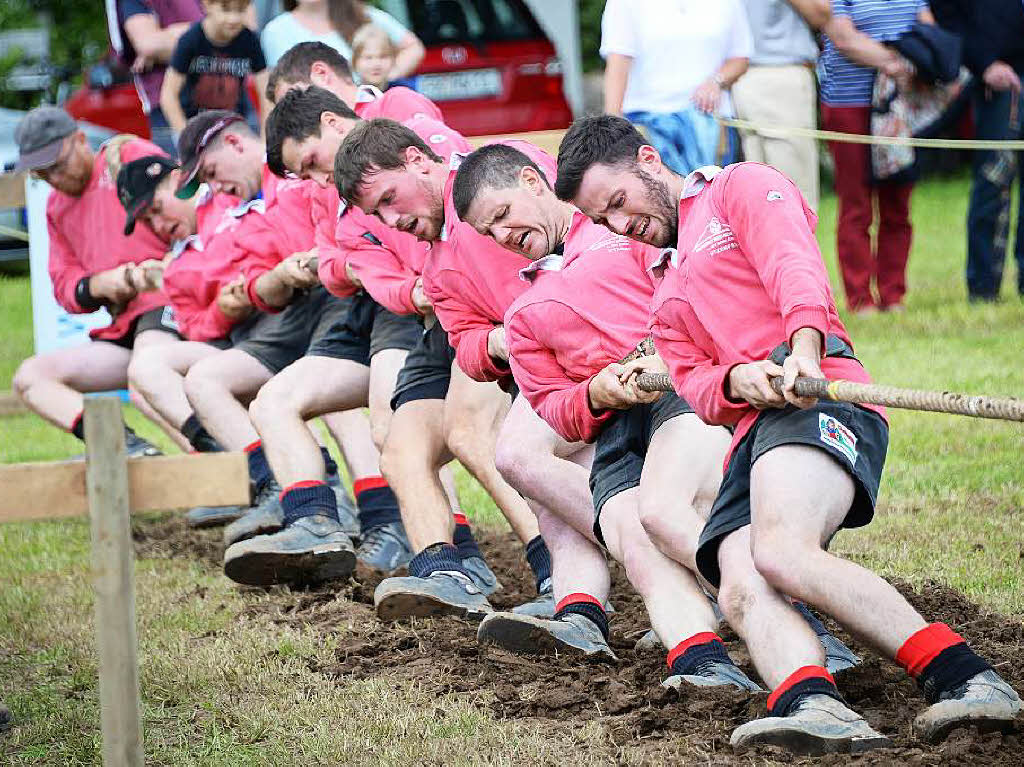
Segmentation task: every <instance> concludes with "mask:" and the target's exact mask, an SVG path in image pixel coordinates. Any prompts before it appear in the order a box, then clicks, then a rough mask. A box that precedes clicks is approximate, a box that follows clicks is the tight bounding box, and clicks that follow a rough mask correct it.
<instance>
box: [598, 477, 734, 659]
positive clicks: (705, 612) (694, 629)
mask: <svg viewBox="0 0 1024 767" xmlns="http://www.w3.org/2000/svg"><path fill="white" fill-rule="evenodd" d="M668 489H669V490H671V488H668ZM663 490H665V488H663ZM640 493H641V491H640V488H631V489H629V490H626V491H624V492H621V493H619V494H618V495H616V496H613V497H612V498H609V499H608V500H607V501H606V502H605V504H604V508H603V509H602V511H601V532H602V534H603V535H604V539H605V542H606V543H607V545H608V550H609V551H610V552H611V554H612V556H613V557H615V559H616V560H618V561H619V562H621V563H622V566H623V567H624V568H625V570H626V576H627V577H628V578H629V582H630V583H631V584H632V586H633V588H635V589H636V590H637V593H639V594H640V596H641V598H642V599H643V600H644V605H645V606H646V607H647V614H648V616H649V617H650V619H651V626H652V627H653V628H654V631H655V633H656V634H657V635H658V638H659V639H660V640H661V643H662V644H663V645H664V646H665V647H675V646H676V645H677V644H679V643H680V642H682V641H683V640H684V639H688V638H690V637H692V636H693V635H694V634H698V633H700V632H703V631H714V630H715V629H716V628H717V626H718V619H717V618H715V613H714V610H713V609H712V608H711V602H710V601H709V600H708V598H707V597H706V596H705V595H704V592H703V591H702V590H701V588H700V586H698V585H697V579H696V577H695V576H694V575H693V573H691V572H690V571H689V570H687V569H686V568H684V567H683V566H682V565H680V564H679V563H678V562H676V561H674V560H671V559H669V558H668V557H666V556H665V555H664V554H662V553H661V552H660V551H659V550H658V549H657V548H655V546H654V544H653V543H651V539H650V538H649V537H648V536H647V532H646V531H645V530H644V528H643V526H642V525H641V524H640V511H639V506H640Z"/></svg>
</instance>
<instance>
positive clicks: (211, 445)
mask: <svg viewBox="0 0 1024 767" xmlns="http://www.w3.org/2000/svg"><path fill="white" fill-rule="evenodd" d="M178 431H180V432H181V433H182V435H184V437H185V439H187V440H188V443H189V444H190V445H192V447H194V448H195V449H196V452H198V453H219V452H222V451H223V450H224V448H223V447H221V445H220V443H219V442H217V440H215V439H214V438H213V435H211V434H210V432H208V431H207V430H206V428H205V427H204V426H203V425H202V424H201V423H199V419H198V418H196V414H195V413H192V415H190V416H189V417H188V418H186V419H185V423H183V424H182V425H181V428H180V429H178Z"/></svg>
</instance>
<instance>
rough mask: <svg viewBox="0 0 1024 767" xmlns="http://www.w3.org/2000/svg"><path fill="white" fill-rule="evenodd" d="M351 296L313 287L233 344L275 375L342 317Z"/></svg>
mask: <svg viewBox="0 0 1024 767" xmlns="http://www.w3.org/2000/svg"><path fill="white" fill-rule="evenodd" d="M351 300H352V299H349V298H338V297H337V296H332V295H331V294H330V293H328V292H327V289H326V288H324V287H320V286H318V287H316V288H313V289H312V290H310V291H309V292H308V293H306V294H305V295H303V296H300V297H299V298H298V299H296V300H295V301H293V302H292V303H290V304H289V305H288V306H287V307H285V309H284V310H283V311H281V312H278V313H277V314H267V315H265V316H264V317H261V318H260V320H259V321H258V322H257V324H256V325H254V326H253V327H252V329H251V331H250V332H249V333H248V336H247V337H246V338H245V339H244V340H242V341H240V342H238V343H236V344H235V345H234V346H233V347H232V348H235V349H238V350H240V351H243V352H245V353H246V354H248V355H249V356H250V357H254V358H255V359H256V360H258V361H259V362H260V363H261V364H262V365H263V366H264V367H265V368H267V370H269V371H270V372H271V373H273V374H275V375H276V374H278V373H280V372H281V371H282V370H284V369H285V368H286V367H288V366H289V365H291V364H292V363H293V362H295V360H297V359H299V358H301V357H304V356H305V355H306V354H307V352H308V351H309V349H310V348H311V347H312V346H313V345H314V344H316V343H317V342H318V341H319V340H320V338H321V337H323V335H324V334H325V333H327V331H328V329H329V328H330V327H331V326H332V325H334V324H335V323H336V322H338V321H339V320H341V319H343V318H344V317H345V314H346V313H347V312H348V308H349V304H350V303H351Z"/></svg>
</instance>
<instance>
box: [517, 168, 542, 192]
mask: <svg viewBox="0 0 1024 767" xmlns="http://www.w3.org/2000/svg"><path fill="white" fill-rule="evenodd" d="M519 185H520V186H521V187H523V188H524V189H526V190H527V191H528V192H530V193H531V194H534V195H540V194H542V193H543V191H544V188H545V187H546V186H547V182H546V181H545V180H544V179H543V178H542V177H541V174H540V173H538V172H537V169H536V168H534V167H533V166H531V165H524V166H523V167H522V168H520V169H519Z"/></svg>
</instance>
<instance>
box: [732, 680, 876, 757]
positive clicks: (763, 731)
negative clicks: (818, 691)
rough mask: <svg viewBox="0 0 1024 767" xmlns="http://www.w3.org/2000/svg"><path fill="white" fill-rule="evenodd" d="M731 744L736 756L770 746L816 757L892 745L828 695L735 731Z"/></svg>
mask: <svg viewBox="0 0 1024 767" xmlns="http://www.w3.org/2000/svg"><path fill="white" fill-rule="evenodd" d="M729 743H730V744H731V745H732V748H733V751H735V752H736V753H737V754H742V753H743V752H744V751H746V750H747V749H749V748H753V747H754V746H760V745H770V746H781V747H782V748H785V749H786V750H787V751H791V752H793V753H795V754H812V755H816V756H818V755H821V754H833V753H843V754H857V753H862V752H864V751H871V750H872V749H875V748H888V747H890V746H892V741H890V740H889V739H888V738H887V737H885V736H884V735H882V734H881V733H880V732H877V731H875V730H874V729H872V727H871V725H869V724H868V723H867V722H866V721H865V720H864V717H862V716H861V715H860V714H858V713H857V712H856V711H853V710H852V709H850V708H849V707H848V706H846V705H845V704H843V703H841V702H839V701H838V700H836V699H835V698H832V697H830V696H828V695H808V696H807V697H806V698H804V699H803V700H802V701H800V702H799V703H798V704H797V705H796V706H795V707H794V709H793V710H792V711H791V712H790V713H789V715H788V716H765V717H762V718H760V719H755V720H753V721H752V722H747V723H746V724H741V725H740V726H739V727H737V728H736V729H735V730H733V731H732V735H731V736H730V738H729Z"/></svg>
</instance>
